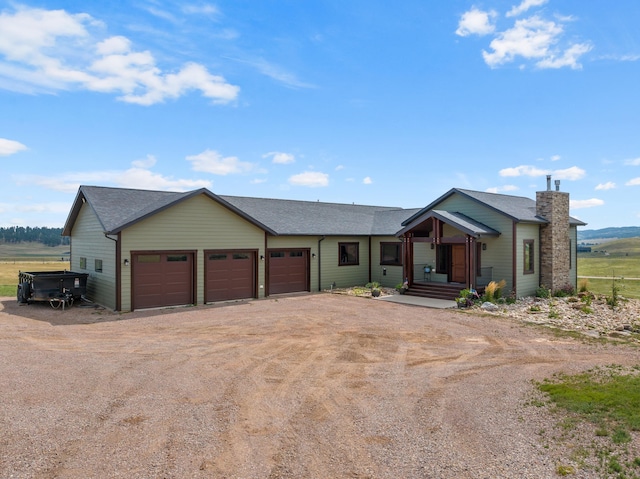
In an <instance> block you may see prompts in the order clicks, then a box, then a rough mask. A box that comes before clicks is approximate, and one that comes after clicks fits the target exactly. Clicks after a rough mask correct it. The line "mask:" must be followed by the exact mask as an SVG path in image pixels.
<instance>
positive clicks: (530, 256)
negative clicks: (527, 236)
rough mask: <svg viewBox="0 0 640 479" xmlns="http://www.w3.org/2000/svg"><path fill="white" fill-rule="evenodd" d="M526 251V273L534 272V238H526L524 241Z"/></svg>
mask: <svg viewBox="0 0 640 479" xmlns="http://www.w3.org/2000/svg"><path fill="white" fill-rule="evenodd" d="M523 246H524V251H523V257H524V268H523V273H524V274H532V273H533V271H534V262H533V261H534V251H533V240H524V242H523Z"/></svg>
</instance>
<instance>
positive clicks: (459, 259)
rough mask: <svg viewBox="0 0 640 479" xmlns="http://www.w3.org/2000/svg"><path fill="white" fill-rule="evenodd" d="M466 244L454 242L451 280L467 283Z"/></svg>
mask: <svg viewBox="0 0 640 479" xmlns="http://www.w3.org/2000/svg"><path fill="white" fill-rule="evenodd" d="M465 256H466V255H465V245H463V244H454V245H452V248H451V281H452V282H454V283H466V278H465Z"/></svg>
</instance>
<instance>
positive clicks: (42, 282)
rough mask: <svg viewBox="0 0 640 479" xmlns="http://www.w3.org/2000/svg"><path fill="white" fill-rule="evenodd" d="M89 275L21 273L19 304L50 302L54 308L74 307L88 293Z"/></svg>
mask: <svg viewBox="0 0 640 479" xmlns="http://www.w3.org/2000/svg"><path fill="white" fill-rule="evenodd" d="M88 277H89V274H88V273H75V272H73V271H66V270H65V271H32V272H26V271H20V272H19V273H18V295H17V296H18V303H25V304H26V303H31V302H34V301H48V302H49V304H50V305H51V306H52V307H53V308H59V307H60V306H62V308H63V309H64V307H65V306H71V305H73V302H74V300H76V299H80V298H81V297H82V296H84V295H85V294H86V292H87V278H88Z"/></svg>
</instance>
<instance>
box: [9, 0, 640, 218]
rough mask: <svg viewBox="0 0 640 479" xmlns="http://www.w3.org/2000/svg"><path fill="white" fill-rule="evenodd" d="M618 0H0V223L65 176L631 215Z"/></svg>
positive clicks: (636, 59)
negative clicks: (514, 199)
mask: <svg viewBox="0 0 640 479" xmlns="http://www.w3.org/2000/svg"><path fill="white" fill-rule="evenodd" d="M639 24H640V3H639V2H637V0H616V1H611V0H590V1H583V0H571V1H570V0H524V1H518V0H516V1H503V0H480V1H467V0H447V1H435V0H433V1H432V0H406V1H400V2H389V1H382V0H366V1H361V0H349V1H344V0H335V1H334V0H327V1H315V0H304V1H303V0H281V1H270V0H260V1H255V0H252V1H243V0H229V1H226V0H221V1H217V2H207V1H200V0H197V1H193V2H191V1H190V0H181V1H166V0H137V1H133V2H119V1H109V2H87V1H71V0H69V1H62V0H61V1H49V0H46V1H43V0H39V1H29V2H7V1H4V0H0V112H1V114H0V175H1V178H2V186H1V189H0V226H4V227H7V226H13V225H22V226H62V225H63V224H64V222H65V220H66V217H67V214H68V211H69V208H70V206H71V203H72V201H73V199H74V197H75V194H76V192H77V189H78V186H79V185H81V184H86V185H102V186H116V187H126V188H144V189H158V190H175V191H185V190H192V189H196V188H200V187H206V188H209V189H210V190H211V191H212V192H214V193H217V194H224V195H239V196H257V197H267V198H283V199H299V200H311V201H316V200H320V201H326V202H339V203H358V204H374V205H384V206H398V207H422V206H425V205H427V204H429V203H430V202H431V201H433V200H434V199H436V198H437V197H438V196H440V195H441V194H443V193H445V192H446V191H448V190H449V189H451V188H453V187H458V188H468V189H474V190H479V191H492V192H499V193H507V194H514V195H519V196H527V197H530V198H535V192H536V191H538V190H543V189H545V188H546V175H547V174H551V175H552V177H553V179H554V180H556V179H558V180H560V181H561V186H560V189H561V190H562V191H567V192H569V193H570V195H571V214H572V215H573V216H576V217H578V218H580V219H581V220H583V221H585V222H586V223H588V226H587V227H586V228H587V229H597V228H604V227H609V226H635V225H639V224H640V201H638V200H639V199H640V29H638V25H639Z"/></svg>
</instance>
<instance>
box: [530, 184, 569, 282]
mask: <svg viewBox="0 0 640 479" xmlns="http://www.w3.org/2000/svg"><path fill="white" fill-rule="evenodd" d="M536 214H537V215H538V216H541V217H542V218H544V219H546V220H547V221H548V222H549V223H548V224H546V225H543V226H542V227H541V228H540V286H544V287H545V288H549V289H550V290H551V291H556V290H558V289H561V288H564V287H565V286H567V285H570V284H571V280H570V277H569V270H570V263H571V248H570V244H569V242H570V240H569V193H563V192H560V191H551V190H550V189H547V191H538V192H536Z"/></svg>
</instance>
